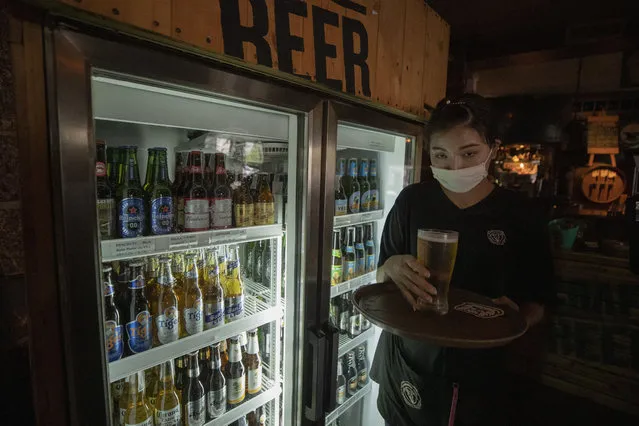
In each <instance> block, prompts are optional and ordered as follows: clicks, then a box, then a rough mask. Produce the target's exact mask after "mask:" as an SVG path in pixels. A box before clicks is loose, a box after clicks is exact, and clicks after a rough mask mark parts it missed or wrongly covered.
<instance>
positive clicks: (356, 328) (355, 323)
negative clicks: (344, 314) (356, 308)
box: [349, 314, 361, 336]
mask: <svg viewBox="0 0 639 426" xmlns="http://www.w3.org/2000/svg"><path fill="white" fill-rule="evenodd" d="M349 320H350V329H349V331H350V334H352V335H353V336H357V335H358V334H359V333H360V332H361V329H360V315H359V314H355V315H351V317H350V319H349Z"/></svg>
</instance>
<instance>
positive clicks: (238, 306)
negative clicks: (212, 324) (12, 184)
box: [224, 294, 244, 322]
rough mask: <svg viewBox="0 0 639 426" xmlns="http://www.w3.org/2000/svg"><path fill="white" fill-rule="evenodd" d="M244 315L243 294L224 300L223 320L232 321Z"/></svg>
mask: <svg viewBox="0 0 639 426" xmlns="http://www.w3.org/2000/svg"><path fill="white" fill-rule="evenodd" d="M243 315H244V294H240V295H238V296H231V297H225V298H224V318H225V319H226V322H230V321H233V320H234V319H237V318H240V317H242V316H243Z"/></svg>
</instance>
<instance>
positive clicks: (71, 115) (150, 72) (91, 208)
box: [40, 21, 326, 425]
mask: <svg viewBox="0 0 639 426" xmlns="http://www.w3.org/2000/svg"><path fill="white" fill-rule="evenodd" d="M44 43H45V48H44V51H45V78H46V83H47V88H46V89H47V107H48V120H49V138H50V141H49V144H50V150H51V159H50V161H51V165H52V194H53V205H54V208H53V216H54V224H55V232H56V236H57V238H56V242H55V244H56V253H55V256H56V258H57V265H58V270H57V275H58V280H59V284H58V285H59V288H58V292H59V295H60V304H61V312H60V317H61V325H62V332H63V340H64V342H63V345H64V349H65V350H64V357H65V364H66V378H67V386H68V394H69V398H68V401H69V416H70V424H74V425H84V424H93V425H101V424H105V425H106V424H111V412H110V403H109V400H108V398H109V392H110V390H109V379H108V363H107V361H106V358H105V348H104V328H103V324H102V318H103V294H102V291H101V290H100V289H99V286H98V285H88V284H87V283H98V282H100V280H101V277H100V261H101V259H100V258H99V249H98V250H96V247H99V238H98V235H97V230H96V226H95V223H96V220H97V216H96V209H95V202H96V194H95V165H94V161H95V143H94V128H93V115H92V109H91V75H92V69H94V68H96V69H104V70H108V71H109V72H113V73H117V74H123V75H127V76H129V77H134V78H140V79H141V80H147V79H149V80H157V81H160V82H162V83H166V84H168V85H176V86H181V87H188V88H189V89H193V90H198V91H203V92H208V93H210V94H212V95H218V96H222V97H232V98H235V99H237V100H239V101H245V102H247V103H255V104H262V105H268V106H273V108H275V109H286V110H290V111H289V112H291V113H293V114H295V115H296V116H298V130H299V133H298V141H299V144H300V145H299V146H298V148H299V149H298V158H297V164H298V175H297V176H296V179H297V182H298V183H299V184H298V185H297V197H296V199H297V200H299V199H300V197H301V199H302V200H304V202H301V201H298V202H296V210H297V218H299V222H298V223H299V225H298V226H297V229H296V235H295V241H296V242H301V244H302V247H301V248H300V251H301V252H302V251H303V252H304V254H305V257H304V259H303V261H302V262H296V264H295V265H288V268H295V270H294V272H293V274H294V275H293V276H294V277H295V281H296V283H295V285H291V284H290V283H289V288H293V289H295V290H296V292H297V294H294V295H293V294H290V295H287V300H288V299H292V300H293V301H294V306H288V305H290V303H287V309H286V315H287V317H288V316H289V315H292V316H293V319H297V321H295V320H293V321H290V320H287V323H288V324H289V325H288V327H289V330H290V332H289V333H288V334H287V342H290V341H292V342H291V343H293V345H294V347H295V348H296V349H297V350H296V351H294V353H293V357H288V359H287V361H286V365H285V371H290V372H292V371H295V368H299V367H300V366H301V365H302V361H303V359H304V358H303V356H302V353H301V351H302V348H303V345H302V344H301V342H302V341H303V339H304V334H305V327H304V326H303V325H304V324H308V321H304V322H302V321H300V320H299V319H300V318H304V317H305V316H306V314H307V313H306V311H305V306H306V301H307V300H308V299H307V297H306V292H308V293H309V294H313V293H315V289H316V288H317V286H318V283H319V282H320V281H319V279H318V278H319V276H320V271H319V270H318V262H317V257H316V256H315V255H314V254H315V253H316V252H317V247H318V246H319V245H318V239H319V235H318V233H317V232H310V231H309V230H313V229H318V227H319V224H320V223H321V218H320V216H319V212H320V209H319V207H320V206H319V203H320V202H321V195H322V194H321V193H320V192H319V189H320V186H319V182H320V180H319V179H318V177H319V176H321V159H322V157H323V154H324V147H323V145H322V129H323V127H322V123H324V122H325V118H324V117H323V115H324V113H325V109H326V102H325V101H324V99H323V98H322V97H320V96H318V95H317V94H315V93H309V92H308V91H304V90H302V89H297V88H294V87H290V86H286V85H283V84H281V83H280V82H278V81H276V80H273V81H265V80H264V79H259V80H258V79H256V78H253V77H249V76H246V75H241V74H240V73H238V72H237V71H236V73H233V72H230V71H227V70H223V69H220V68H221V67H220V66H219V64H216V63H215V62H213V61H210V60H208V61H206V60H202V59H201V58H197V57H194V56H193V55H187V54H184V52H179V51H177V50H173V49H164V48H159V47H158V46H157V45H153V44H151V43H145V42H142V41H140V40H136V39H131V38H128V37H122V36H120V35H118V34H115V33H112V32H104V31H100V30H89V31H87V30H86V29H84V28H82V29H81V30H78V29H77V28H76V27H74V26H70V25H69V24H67V23H65V22H64V21H60V22H56V21H53V22H52V23H51V24H50V25H49V26H48V27H45V29H44ZM304 115H306V120H304V118H303V117H304ZM291 240H293V239H292V238H289V239H288V241H291ZM288 241H287V246H292V244H291V243H289V242H288ZM291 242H292V241H291ZM292 248H293V247H291V249H292ZM88 253H91V255H89V254H88ZM89 256H91V257H92V260H91V261H89V260H88V259H89ZM298 259H299V258H298ZM90 300H93V302H91V303H87V302H88V301H90ZM96 306H97V307H98V309H97V310H96V309H95V308H96ZM291 308H293V309H291ZM87 324H89V325H87ZM285 344H287V343H285ZM40 356H42V355H40ZM290 358H292V359H290ZM291 374H292V373H291ZM294 377H295V376H294ZM287 384H288V386H286V387H285V395H284V401H285V402H284V403H285V404H286V403H287V401H288V402H289V403H291V404H292V407H291V410H289V411H290V412H289V415H288V416H286V415H285V423H287V424H288V423H291V424H297V419H299V418H300V417H301V413H300V412H299V411H298V409H299V408H300V401H301V397H302V394H301V389H302V387H301V375H298V377H297V380H290V381H288V382H287ZM98 395H102V397H98ZM102 419H104V420H102Z"/></svg>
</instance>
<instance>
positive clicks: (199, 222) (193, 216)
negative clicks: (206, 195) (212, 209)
mask: <svg viewBox="0 0 639 426" xmlns="http://www.w3.org/2000/svg"><path fill="white" fill-rule="evenodd" d="M207 229H209V200H206V199H205V200H203V199H201V198H185V199H184V230H186V231H189V232H192V231H206V230H207Z"/></svg>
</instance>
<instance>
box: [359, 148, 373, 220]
mask: <svg viewBox="0 0 639 426" xmlns="http://www.w3.org/2000/svg"><path fill="white" fill-rule="evenodd" d="M357 181H358V182H359V191H360V194H361V198H360V210H361V211H363V212H367V211H369V210H370V209H371V186H370V183H368V159H367V158H362V159H361V160H359V177H358V178H357Z"/></svg>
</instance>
